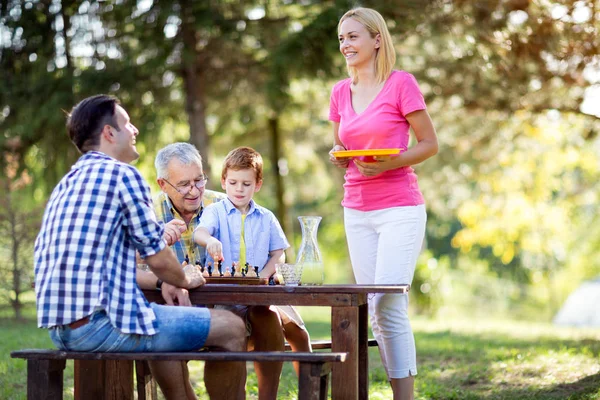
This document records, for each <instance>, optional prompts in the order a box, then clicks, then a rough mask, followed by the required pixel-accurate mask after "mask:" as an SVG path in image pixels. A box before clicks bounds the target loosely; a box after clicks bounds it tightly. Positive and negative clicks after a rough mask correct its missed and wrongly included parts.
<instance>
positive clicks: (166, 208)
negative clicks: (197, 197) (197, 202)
mask: <svg viewBox="0 0 600 400" xmlns="http://www.w3.org/2000/svg"><path fill="white" fill-rule="evenodd" d="M226 198H227V196H226V195H225V194H224V193H220V192H215V191H213V190H206V189H205V190H204V194H203V195H202V205H201V206H200V209H199V210H198V212H196V214H194V216H193V217H192V219H191V220H190V223H189V224H188V226H187V230H186V231H185V232H183V233H182V234H181V239H179V241H178V242H177V243H175V244H174V245H172V246H171V249H172V250H173V251H174V252H175V255H177V259H178V260H179V262H180V263H182V262H183V261H184V260H185V256H186V255H187V256H188V257H189V259H190V262H191V263H195V262H196V261H200V264H202V265H205V264H206V249H205V248H204V247H202V246H200V245H197V244H196V243H194V229H196V227H197V226H198V224H199V223H200V217H201V216H202V211H204V208H205V207H206V206H208V205H210V204H212V203H216V202H219V201H221V200H223V199H226ZM154 212H155V213H156V217H157V218H158V220H159V221H163V222H164V223H167V222H169V221H171V220H173V219H179V220H181V221H183V218H182V217H181V215H180V214H179V212H177V210H176V209H175V207H173V205H172V204H171V200H169V196H167V194H166V193H164V192H160V193H159V194H157V195H156V196H155V197H154Z"/></svg>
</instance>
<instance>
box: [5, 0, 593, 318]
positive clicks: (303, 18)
mask: <svg viewBox="0 0 600 400" xmlns="http://www.w3.org/2000/svg"><path fill="white" fill-rule="evenodd" d="M363 5H365V6H371V7H375V8H377V9H378V10H379V11H380V12H381V13H382V14H383V15H384V17H385V18H386V21H387V23H388V25H389V27H390V30H391V32H392V35H393V38H394V43H395V45H396V49H397V53H398V61H397V68H400V69H405V70H407V71H409V72H411V73H413V74H414V75H415V76H416V78H417V80H418V81H419V83H420V86H421V89H422V91H423V93H424V95H425V98H426V101H427V104H428V110H429V113H430V114H431V115H432V118H433V120H434V123H435V125H436V127H437V129H438V134H439V140H440V153H439V154H438V155H437V156H436V157H434V158H432V159H431V160H428V161H427V162H425V163H423V164H422V165H418V166H415V170H416V172H417V173H418V175H419V184H420V187H421V190H422V192H423V193H424V196H425V198H426V202H427V206H428V227H427V249H428V252H427V254H425V255H424V256H423V257H422V258H421V261H420V264H419V269H418V270H417V273H416V275H415V279H416V280H415V282H414V285H413V287H415V288H419V292H418V296H417V298H418V300H419V303H420V304H421V305H422V307H423V308H422V309H421V311H423V312H424V311H427V312H430V313H435V312H436V310H438V309H439V308H438V307H440V306H441V305H442V304H444V301H445V300H447V299H446V298H445V296H446V295H447V293H445V292H444V291H443V290H442V288H443V287H444V285H445V283H444V282H445V281H444V279H443V277H444V275H448V276H449V277H451V274H452V273H457V274H460V273H462V272H463V271H464V272H467V273H468V272H469V271H471V272H473V274H475V275H477V276H481V277H485V278H482V279H484V280H485V279H488V278H489V279H499V280H500V282H506V281H511V282H512V283H513V284H514V285H515V287H517V288H519V289H518V290H517V292H521V289H522V288H527V289H526V290H528V291H533V292H535V293H536V294H534V295H532V296H529V297H528V296H525V297H518V298H519V299H521V300H523V299H524V298H527V299H528V301H532V304H536V305H538V304H540V303H542V302H543V299H544V296H546V295H544V294H542V293H544V292H545V293H547V292H548V290H550V288H553V289H552V290H556V291H557V293H556V295H555V296H554V297H552V302H551V303H549V304H550V307H551V308H556V307H557V306H558V304H560V301H561V300H562V299H563V298H564V297H565V296H566V295H567V294H568V292H569V291H570V290H571V289H573V288H574V287H575V286H576V285H577V284H578V282H580V281H581V280H583V279H587V278H589V277H591V276H594V275H597V274H598V273H599V272H600V264H598V262H597V260H598V249H599V248H600V247H599V246H598V244H600V228H598V226H600V224H598V216H597V213H595V212H594V211H595V204H596V203H597V201H598V198H597V193H598V183H597V179H596V176H597V175H598V169H599V168H600V167H599V165H598V161H597V156H596V155H597V154H598V153H599V150H600V139H598V130H599V129H600V126H599V121H598V118H597V116H594V115H591V114H589V111H585V109H584V107H583V105H582V101H583V100H584V98H585V96H586V94H589V93H590V90H591V89H593V88H594V87H596V88H597V87H598V82H599V81H600V78H598V76H599V74H598V68H599V65H600V62H599V58H598V46H599V45H600V41H599V39H598V38H599V37H600V35H598V29H599V28H600V27H599V25H598V19H599V14H598V12H597V10H598V8H599V7H600V4H599V2H598V0H582V1H577V2H573V1H570V0H553V1H541V0H534V1H524V0H490V1H484V2H482V1H476V0H456V1H449V0H428V1H418V0H402V1H400V2H398V1H391V0H390V1H388V0H385V1H364V2H363ZM352 6H354V2H349V1H343V0H336V1H333V0H332V1H325V2H320V1H311V0H308V1H306V0H305V1H287V0H286V1H280V0H278V1H269V2H264V1H247V2H237V1H230V0H227V1H202V2H192V1H185V0H169V1H161V2H157V1H146V2H138V1H133V0H123V1H120V2H116V3H113V2H99V1H86V2H81V3H80V2H73V1H66V0H57V1H51V2H50V1H39V0H33V1H26V0H4V1H2V2H0V73H1V74H2V79H0V131H1V134H0V149H2V152H3V154H4V153H9V154H11V155H13V156H14V157H16V158H15V159H16V161H17V163H18V165H19V167H18V169H19V170H20V171H27V173H28V174H30V176H31V177H32V180H33V187H32V191H33V194H32V196H31V198H32V199H33V200H34V201H35V202H37V204H43V202H44V201H45V199H46V198H47V196H48V193H49V191H50V189H51V188H52V187H53V185H54V184H55V183H56V181H57V180H58V178H59V177H60V176H61V175H62V174H63V173H64V172H65V171H66V170H67V169H68V168H69V166H70V165H71V164H72V162H73V160H75V158H76V157H77V153H76V152H75V151H74V149H73V146H72V145H71V144H70V143H69V142H68V140H67V138H66V136H65V135H64V134H63V133H62V132H64V113H63V112H62V111H61V110H68V109H69V108H70V107H71V106H72V105H73V104H74V103H75V102H76V101H77V100H78V99H81V98H83V97H85V96H88V95H91V94H95V93H98V92H106V93H113V94H117V95H118V97H120V98H121V100H122V101H123V102H124V105H125V107H126V108H127V109H128V111H129V112H130V114H131V117H132V120H133V121H134V122H135V123H136V124H137V125H138V127H139V128H140V130H141V132H142V134H141V135H140V137H139V140H138V148H139V149H140V152H141V153H142V158H141V160H140V161H139V162H138V164H137V165H138V166H139V167H140V169H141V170H142V171H143V172H144V174H145V176H146V177H147V178H148V180H149V181H153V180H154V172H153V169H152V155H153V154H154V152H155V151H156V149H157V148H158V147H159V146H162V145H164V144H166V143H170V142H172V141H174V140H190V141H192V142H193V143H195V144H196V145H198V146H199V147H200V150H201V152H202V154H203V156H204V157H205V161H206V162H207V168H206V169H207V170H208V171H209V173H210V176H211V183H210V185H211V188H213V189H219V185H218V175H219V174H218V170H219V165H220V161H221V160H222V158H223V156H224V155H225V154H226V153H227V152H228V151H229V150H230V149H231V148H232V147H235V146H239V145H251V146H253V147H255V148H257V149H258V150H259V151H260V152H261V153H262V154H263V156H264V158H265V168H266V170H267V171H268V172H267V174H266V179H265V185H264V186H263V189H262V190H261V192H260V193H259V194H258V196H257V199H258V201H259V202H260V203H261V204H263V205H265V206H267V207H269V208H271V209H274V210H279V211H280V213H278V215H279V216H280V218H281V219H282V223H283V225H284V226H286V232H287V233H288V236H289V237H290V242H291V243H292V244H296V245H297V244H298V243H299V230H298V227H299V226H298V223H297V222H296V217H297V216H298V215H302V214H318V215H322V216H323V217H324V218H323V221H322V223H321V227H320V233H319V240H320V243H321V247H322V250H323V253H324V257H325V260H326V264H327V266H328V271H327V276H328V278H327V279H328V282H331V283H333V282H339V281H351V280H352V277H351V273H350V268H349V262H348V258H347V251H346V248H345V246H346V244H345V237H344V231H343V226H342V218H341V215H342V214H341V207H340V206H339V202H340V200H341V185H342V182H343V178H342V171H339V170H334V169H333V168H332V167H331V165H330V164H329V163H328V161H327V152H328V150H329V148H330V145H331V128H330V124H329V122H328V121H327V120H326V115H327V104H328V98H329V91H330V88H331V86H332V85H333V83H334V82H335V81H336V80H339V79H342V78H344V77H345V71H344V60H343V58H342V57H341V56H339V54H338V49H337V46H338V45H337V40H336V32H335V30H336V26H337V21H338V18H339V17H340V16H341V15H342V14H343V12H344V11H346V10H347V9H348V8H350V7H352ZM33 98H41V99H43V104H42V105H41V106H40V105H39V104H38V103H37V102H35V101H32V99H33ZM584 111H585V112H584ZM586 112H587V113H586ZM211 167H212V171H211ZM288 256H289V257H290V258H291V257H293V256H294V251H293V249H292V250H291V251H290V252H289V254H288ZM433 265H436V266H437V267H436V268H437V269H435V270H432V269H431V266H433ZM435 271H437V272H435ZM329 279H331V280H329ZM423 285H425V286H423ZM421 287H422V288H423V289H424V290H426V289H427V288H429V291H428V292H427V293H425V292H421V291H420V288H421ZM438 289H439V290H438ZM465 290H466V291H469V290H470V289H468V288H465ZM471 290H472V291H473V292H476V291H478V290H479V289H477V287H474V288H471ZM415 293H416V292H415ZM515 301H518V300H517V299H515ZM549 314H550V312H548V315H549Z"/></svg>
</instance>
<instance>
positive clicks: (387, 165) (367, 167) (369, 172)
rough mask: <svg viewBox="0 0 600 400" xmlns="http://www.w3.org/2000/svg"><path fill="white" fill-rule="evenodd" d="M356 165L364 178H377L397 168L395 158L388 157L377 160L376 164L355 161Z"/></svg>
mask: <svg viewBox="0 0 600 400" xmlns="http://www.w3.org/2000/svg"><path fill="white" fill-rule="evenodd" d="M394 158H395V157H394ZM354 165H356V168H358V171H359V172H360V173H361V174H362V175H364V176H376V175H379V174H381V173H383V172H385V171H388V170H390V169H393V168H395V167H394V165H393V158H388V157H386V158H379V159H376V160H375V162H365V161H360V160H354Z"/></svg>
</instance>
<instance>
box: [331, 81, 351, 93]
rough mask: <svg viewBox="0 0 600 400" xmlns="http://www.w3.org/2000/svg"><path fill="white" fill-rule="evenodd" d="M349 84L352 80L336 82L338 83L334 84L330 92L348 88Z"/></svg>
mask: <svg viewBox="0 0 600 400" xmlns="http://www.w3.org/2000/svg"><path fill="white" fill-rule="evenodd" d="M351 83H352V78H346V79H342V80H341V81H338V82H336V84H335V85H333V90H332V91H333V92H337V91H339V90H341V89H343V88H346V87H348V86H350V84H351Z"/></svg>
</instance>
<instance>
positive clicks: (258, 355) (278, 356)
mask: <svg viewBox="0 0 600 400" xmlns="http://www.w3.org/2000/svg"><path fill="white" fill-rule="evenodd" d="M10 356H11V358H25V359H28V360H149V361H185V360H199V361H259V362H261V361H266V362H269V361H283V362H285V361H300V362H308V363H313V362H343V361H345V360H346V356H347V354H346V353H342V352H337V353H329V352H327V353H309V352H289V351H193V352H173V353H88V352H79V351H62V350H52V349H26V350H16V351H12V352H11V353H10Z"/></svg>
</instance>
